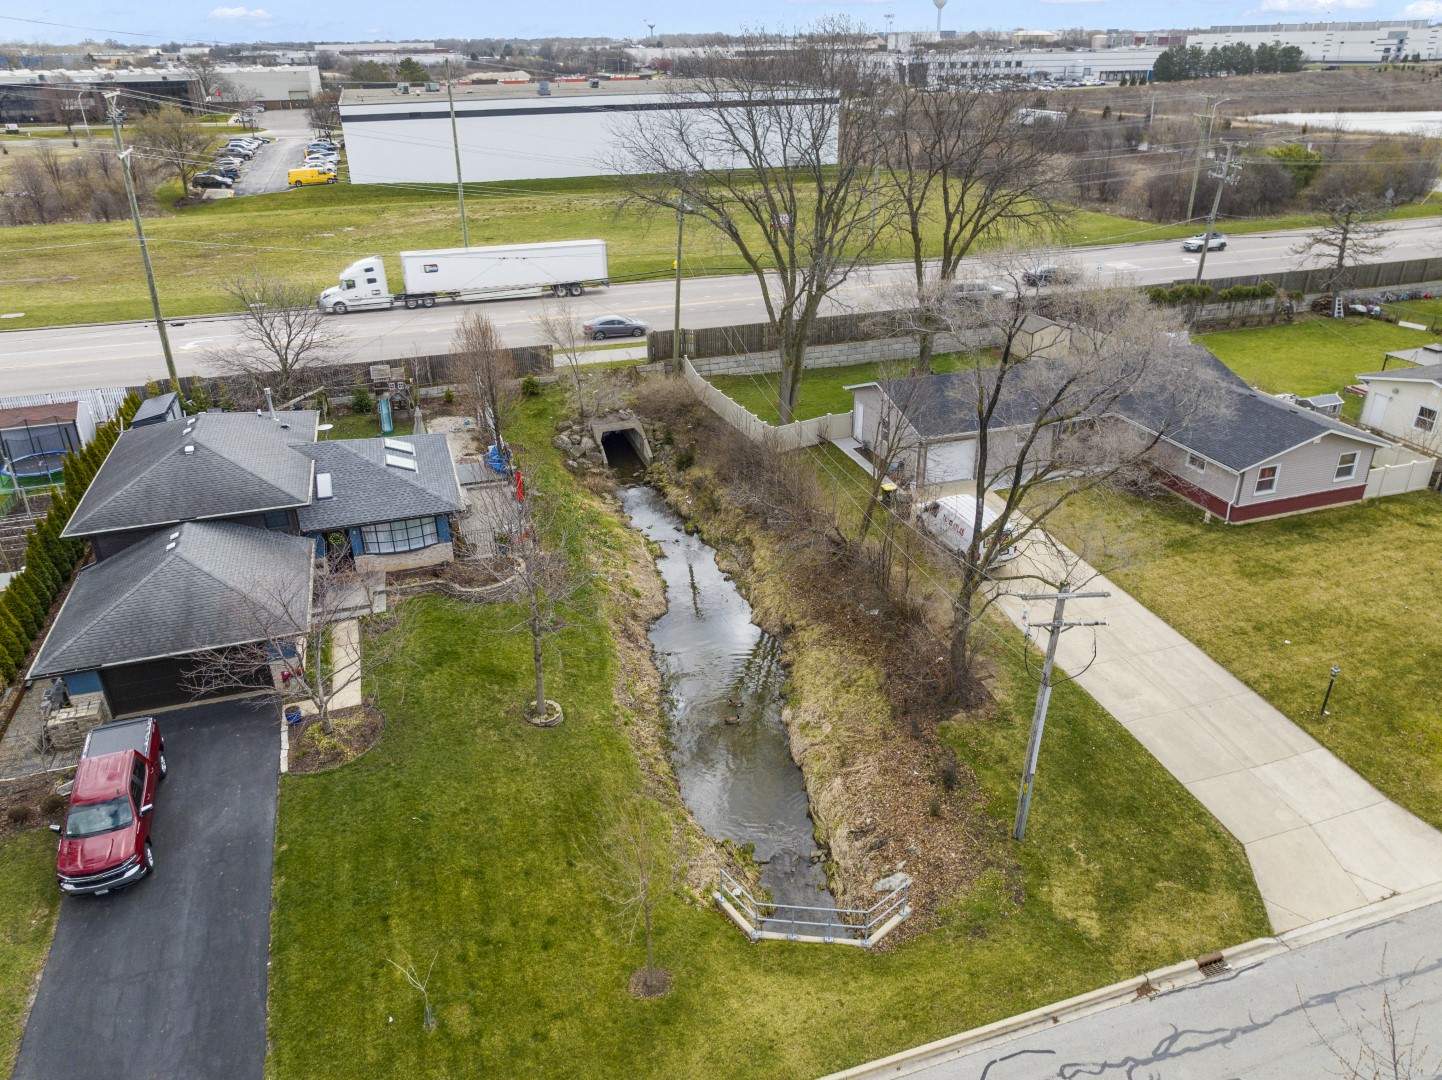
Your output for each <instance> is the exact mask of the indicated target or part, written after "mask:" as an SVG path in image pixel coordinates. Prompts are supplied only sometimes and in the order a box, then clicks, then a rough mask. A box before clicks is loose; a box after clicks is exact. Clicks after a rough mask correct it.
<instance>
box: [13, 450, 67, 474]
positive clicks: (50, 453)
mask: <svg viewBox="0 0 1442 1080" xmlns="http://www.w3.org/2000/svg"><path fill="white" fill-rule="evenodd" d="M65 454H66V451H64V450H46V451H43V452H41V453H39V454H22V455H21V456H20V457H17V458H14V459H12V460H11V461H10V462H9V464H7V465H6V466H5V469H4V471H5V472H7V473H10V474H11V475H13V476H14V477H15V478H16V479H18V480H38V479H40V478H41V477H53V476H55V475H57V474H58V473H61V472H63V471H64V461H65Z"/></svg>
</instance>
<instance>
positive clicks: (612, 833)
mask: <svg viewBox="0 0 1442 1080" xmlns="http://www.w3.org/2000/svg"><path fill="white" fill-rule="evenodd" d="M588 856H589V857H588V859H587V862H588V864H589V866H590V869H591V872H592V873H593V874H594V875H595V877H596V879H597V882H598V883H599V885H600V888H601V892H602V895H604V896H605V898H606V899H607V900H609V901H610V902H611V903H612V904H614V905H615V907H616V916H617V918H618V919H620V920H621V923H622V925H623V926H624V927H625V930H626V938H627V940H628V941H631V940H635V936H636V931H637V930H641V931H643V932H644V933H645V935H646V966H645V967H643V968H641V969H640V970H639V971H636V972H634V973H633V974H632V975H631V987H630V988H631V993H632V994H633V995H634V996H636V997H648V998H649V997H660V996H661V995H663V994H665V993H666V992H667V991H668V990H670V989H671V973H670V972H669V971H667V970H666V969H665V968H660V967H657V966H656V954H655V949H654V925H655V918H654V915H655V910H656V905H657V903H658V902H659V901H660V900H661V899H662V897H664V896H665V895H666V892H667V890H669V889H670V888H671V887H672V885H673V884H674V882H675V881H676V879H677V878H678V877H679V876H680V873H681V870H682V867H683V865H684V862H685V855H684V851H683V848H682V845H681V842H680V838H679V837H678V836H677V834H676V831H675V830H674V829H673V828H672V827H671V826H670V825H669V824H668V823H667V822H666V821H665V819H664V817H663V815H662V812H661V808H660V807H659V806H657V805H656V803H655V802H653V801H652V800H650V799H648V798H646V797H645V796H642V795H636V796H633V797H631V798H629V799H625V800H623V801H620V802H617V803H616V804H615V805H614V806H613V807H612V808H611V810H610V811H609V813H608V814H607V815H606V821H605V824H604V826H603V828H602V831H601V833H600V834H599V835H598V836H596V837H595V838H594V839H593V840H592V841H591V843H590V845H589V852H588Z"/></svg>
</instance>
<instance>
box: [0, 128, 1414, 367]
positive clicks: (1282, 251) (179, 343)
mask: <svg viewBox="0 0 1442 1080" xmlns="http://www.w3.org/2000/svg"><path fill="white" fill-rule="evenodd" d="M275 149H276V147H275V146H271V147H269V148H268V151H274V150H275ZM278 156H279V155H278ZM1303 235H1305V230H1297V231H1292V232H1278V233H1265V234H1256V235H1251V236H1237V237H1232V238H1230V240H1229V244H1228V247H1227V250H1226V251H1214V252H1211V253H1210V254H1208V256H1207V263H1206V268H1205V269H1206V276H1207V277H1208V278H1213V277H1231V276H1234V275H1239V274H1258V273H1267V274H1271V273H1279V272H1281V271H1284V270H1290V269H1295V268H1296V267H1297V263H1298V260H1297V256H1296V255H1294V254H1293V253H1292V251H1291V249H1292V247H1293V245H1295V244H1296V242H1297V240H1298V238H1299V237H1300V236H1303ZM1387 244H1388V248H1387V250H1386V251H1384V252H1383V253H1381V254H1380V255H1379V256H1378V259H1379V260H1382V261H1390V260H1395V259H1413V258H1434V257H1438V256H1442V229H1439V227H1438V224H1437V222H1435V221H1433V220H1420V221H1410V222H1402V223H1400V224H1399V225H1398V227H1397V228H1396V229H1395V230H1393V231H1392V232H1391V233H1389V234H1388V238H1387ZM363 254H365V253H364V252H361V251H358V252H357V256H359V255H363ZM1197 259H1198V256H1197V255H1193V254H1187V253H1186V252H1183V251H1182V250H1181V245H1180V243H1179V242H1177V241H1174V240H1171V241H1165V242H1156V243H1136V244H1110V245H1106V246H1099V247H1094V248H1078V249H1074V250H1073V251H1071V252H1069V253H1067V258H1066V261H1068V262H1070V263H1073V264H1075V265H1076V266H1077V267H1078V268H1079V269H1081V270H1084V271H1085V272H1087V273H1088V274H1090V275H1092V276H1093V277H1095V278H1097V279H1099V280H1101V281H1103V282H1116V283H1119V284H1121V283H1132V284H1138V285H1145V284H1154V283H1157V282H1166V281H1172V280H1174V279H1177V278H1185V277H1188V276H1190V275H1192V274H1194V273H1195V272H1196V269H1197ZM349 261H350V260H349V259H347V258H346V257H344V256H337V257H336V272H337V274H338V273H339V272H340V270H341V269H342V268H343V266H344V265H345V264H346V263H347V262H349ZM1038 261H1044V260H1042V259H1041V258H1039V259H1038ZM905 272H906V271H905V269H904V268H902V267H898V266H887V267H878V268H875V269H872V270H870V271H868V272H866V273H863V274H860V275H858V276H857V277H856V278H855V279H854V280H853V281H851V282H849V283H848V284H847V286H846V287H844V288H843V289H841V290H838V292H837V293H836V294H834V296H833V298H832V300H831V302H830V303H829V304H828V305H827V307H826V311H825V313H827V314H834V313H836V312H838V311H853V310H867V309H873V308H882V307H888V306H892V305H894V304H896V303H899V302H900V299H899V294H898V291H897V290H898V283H899V282H900V281H901V275H902V274H903V273H905ZM982 273H983V269H982V268H981V267H980V266H979V265H978V266H971V267H968V268H966V269H963V270H962V271H961V272H960V273H959V274H958V277H961V278H966V277H968V276H979V275H981V274H982ZM331 284H334V281H333V280H325V281H317V282H316V283H315V291H316V293H317V294H319V293H320V290H321V289H322V288H324V287H326V286H329V285H331ZM674 297H675V292H674V285H673V284H672V282H670V281H661V282H647V283H644V284H627V285H614V286H612V287H611V288H608V289H594V290H590V291H588V292H587V293H586V295H584V296H581V297H576V298H572V299H568V300H565V301H562V303H564V304H565V305H566V306H567V307H568V308H569V309H570V310H571V311H572V312H573V313H574V314H575V315H576V316H577V317H578V318H592V317H601V316H605V315H625V316H629V317H632V318H639V319H643V320H645V321H647V322H649V323H651V324H652V325H653V326H658V327H667V326H669V325H671V319H672V304H673V302H674ZM541 303H542V302H541V301H540V300H539V299H538V300H493V301H486V302H482V303H480V304H440V305H438V306H436V307H434V308H418V309H416V310H414V311H408V310H406V309H405V308H400V309H393V310H389V311H364V312H353V313H351V314H349V315H336V316H331V317H332V318H335V319H341V320H343V324H342V330H341V334H342V340H341V342H340V344H341V345H342V347H343V348H345V349H346V350H347V351H348V352H350V353H352V354H353V355H355V356H357V357H359V358H362V359H365V360H374V361H378V360H394V359H402V358H405V357H408V356H422V355H427V354H432V353H439V352H444V351H446V349H447V347H448V345H449V342H450V339H451V334H452V331H453V330H454V328H455V323H456V320H457V319H458V318H459V317H460V316H461V315H462V314H463V313H464V312H465V311H466V310H467V309H468V308H480V309H482V310H484V311H485V312H486V314H487V315H489V316H490V317H491V319H492V320H493V321H494V322H495V323H496V325H497V327H498V328H499V330H500V331H501V334H502V336H503V338H504V339H505V341H506V342H507V343H508V344H510V345H525V344H531V343H534V342H536V341H538V340H540V334H539V333H538V332H537V330H536V326H535V318H536V315H537V314H538V313H539V311H540V308H541ZM762 318H764V311H763V308H762V304H761V296H760V291H759V288H758V286H757V285H756V282H755V280H754V279H752V278H750V277H747V276H744V275H733V276H727V277H714V278H688V279H687V280H685V281H684V282H683V284H682V323H683V325H685V326H689V327H704V326H724V325H729V324H733V323H746V322H757V321H759V320H761V319H762ZM169 325H170V327H171V328H172V329H171V332H170V336H171V343H172V347H173V349H174V352H175V357H176V364H177V366H178V367H179V369H180V371H181V373H182V374H205V373H206V371H205V368H204V367H203V365H202V363H201V360H200V357H201V355H202V354H203V352H204V351H205V350H206V349H208V348H212V347H222V346H224V345H226V344H227V343H228V342H230V341H233V340H234V337H235V328H234V321H233V319H231V318H229V317H225V316H218V317H207V318H192V319H182V320H178V321H171V322H170V323H169ZM164 374H165V364H164V360H163V358H162V355H161V352H160V345H159V339H158V336H157V334H156V330H155V327H154V325H153V324H151V323H143V322H131V323H113V324H107V325H95V326H62V327H53V328H50V329H43V330H10V331H5V332H3V333H0V386H3V387H4V388H5V392H6V393H11V394H23V393H37V392H41V391H45V390H71V389H82V388H85V387H92V386H116V385H121V384H124V385H133V384H139V383H142V382H144V381H145V380H146V379H147V378H149V377H152V376H161V377H163V376H164Z"/></svg>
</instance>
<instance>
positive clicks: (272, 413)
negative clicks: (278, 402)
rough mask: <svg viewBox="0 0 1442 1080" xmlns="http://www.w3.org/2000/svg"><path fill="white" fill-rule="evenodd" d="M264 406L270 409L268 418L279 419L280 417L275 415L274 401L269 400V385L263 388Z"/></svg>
mask: <svg viewBox="0 0 1442 1080" xmlns="http://www.w3.org/2000/svg"><path fill="white" fill-rule="evenodd" d="M265 407H266V408H267V409H269V410H270V418H271V419H272V420H277V421H278V420H279V419H280V417H278V416H276V415H275V402H274V401H273V400H271V396H270V387H268V386H267V387H266V388H265Z"/></svg>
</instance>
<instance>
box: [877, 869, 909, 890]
mask: <svg viewBox="0 0 1442 1080" xmlns="http://www.w3.org/2000/svg"><path fill="white" fill-rule="evenodd" d="M910 884H911V875H910V874H903V873H901V872H900V871H897V872H896V873H895V874H892V875H890V876H889V877H884V878H882V879H881V880H880V881H875V882H872V884H871V891H872V892H879V893H894V892H895V891H896V890H897V889H904V888H906V887H907V886H908V885H910Z"/></svg>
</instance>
